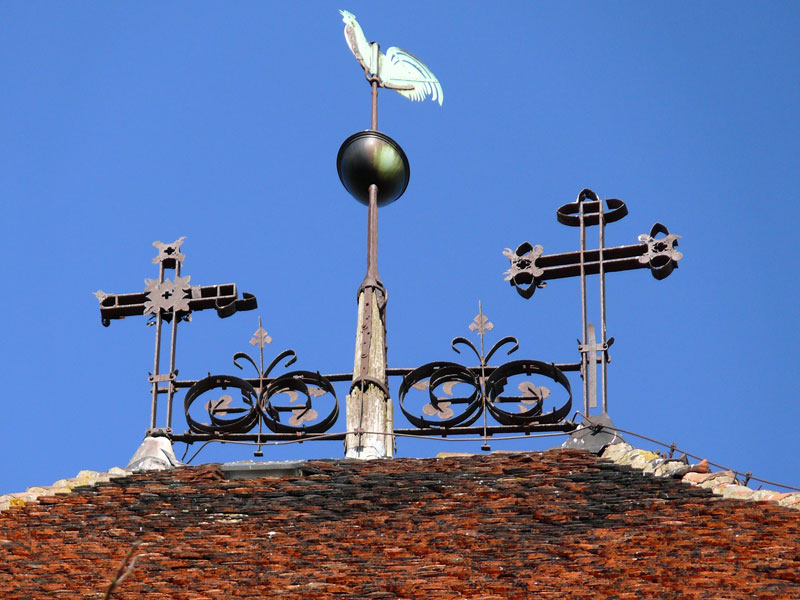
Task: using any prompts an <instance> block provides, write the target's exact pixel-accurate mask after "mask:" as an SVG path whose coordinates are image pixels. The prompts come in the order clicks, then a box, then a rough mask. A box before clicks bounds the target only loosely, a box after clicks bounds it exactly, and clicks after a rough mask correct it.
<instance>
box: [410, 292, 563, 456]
mask: <svg viewBox="0 0 800 600" xmlns="http://www.w3.org/2000/svg"><path fill="white" fill-rule="evenodd" d="M469 328H470V330H472V331H473V332H475V333H476V334H477V335H478V336H479V337H480V349H478V348H477V347H476V346H475V345H474V344H473V343H472V342H471V341H470V340H469V339H467V338H465V337H456V338H454V339H453V341H452V342H451V345H452V348H453V350H454V351H455V352H457V353H459V354H460V353H461V350H460V349H459V346H462V347H466V348H469V349H470V350H472V352H473V353H474V354H475V357H476V358H477V359H478V361H479V362H478V366H477V367H465V366H463V365H461V364H458V363H454V362H432V363H428V364H425V365H422V366H421V367H418V368H416V369H414V370H413V371H411V372H410V373H408V374H407V375H405V376H404V377H403V381H402V383H401V384H400V389H399V392H398V398H399V403H400V410H402V411H403V414H404V415H405V417H406V418H407V419H408V420H409V422H410V423H411V424H412V425H414V426H416V427H417V428H419V429H420V430H423V431H424V432H425V433H426V434H430V433H438V434H440V435H453V434H460V433H466V432H467V431H469V432H470V433H472V432H474V431H475V429H472V428H470V426H471V425H472V424H473V423H475V422H476V421H477V420H478V419H479V418H480V417H483V426H482V428H481V430H480V433H481V434H482V435H483V436H484V440H486V438H487V437H488V436H489V435H491V433H490V427H489V423H488V417H489V416H491V417H492V418H493V419H494V420H495V421H497V422H498V423H499V424H500V425H503V426H511V427H516V428H518V430H528V431H530V430H532V429H534V428H535V429H539V426H542V425H544V426H555V427H556V428H557V429H558V428H560V429H561V430H563V431H569V430H570V428H571V427H572V425H571V424H569V423H565V422H564V419H565V418H566V416H567V415H568V414H569V411H570V409H571V407H572V390H571V386H570V383H569V380H568V379H567V377H566V375H564V373H563V372H562V371H561V370H560V369H559V368H558V367H557V366H556V365H554V364H552V363H545V362H542V361H538V360H515V361H511V362H508V363H505V364H502V365H500V366H496V367H495V366H490V365H489V361H490V360H491V359H492V357H493V356H494V355H495V353H497V352H498V351H499V350H500V349H501V348H504V347H506V346H509V345H510V346H511V348H510V349H508V350H507V352H506V353H507V354H508V355H510V354H512V353H513V352H515V351H516V350H517V349H518V348H519V342H518V341H517V339H516V338H515V337H512V336H506V337H503V338H501V339H500V340H499V341H498V342H496V343H495V344H494V345H493V346H492V347H491V348H490V349H489V351H488V352H485V351H484V337H485V335H486V333H487V332H488V331H491V330H492V329H493V328H494V324H493V323H492V322H491V321H489V319H488V318H487V317H486V315H484V314H483V307H482V305H481V304H480V303H479V305H478V315H477V316H476V317H475V319H474V320H473V322H472V323H471V324H470V326H469ZM533 376H538V377H543V378H545V379H548V380H551V381H553V382H555V383H557V384H558V385H559V386H561V388H563V391H564V392H565V394H566V399H565V400H564V401H563V402H562V403H561V406H560V407H558V408H556V407H555V406H554V407H553V409H552V410H550V411H546V410H545V409H544V401H545V399H547V398H549V397H550V389H549V388H548V387H546V386H543V385H538V386H537V385H536V382H534V381H532V380H531V379H530V378H531V377H533ZM515 378H521V379H522V380H521V381H518V382H517V390H518V392H519V393H518V394H513V395H507V394H506V389H507V388H508V387H509V385H510V384H509V381H510V380H514V379H515ZM412 390H418V391H421V392H427V398H425V399H426V400H427V402H426V403H425V404H423V405H422V407H421V411H420V412H414V411H413V410H411V409H410V408H409V407H408V406H407V398H408V397H409V395H410V393H411V392H412ZM457 390H461V392H460V393H459V392H458V391H457ZM509 404H516V408H517V411H512V410H509V409H508V408H505V406H506V405H509ZM402 431H403V433H413V431H414V430H402ZM485 446H486V443H485Z"/></svg>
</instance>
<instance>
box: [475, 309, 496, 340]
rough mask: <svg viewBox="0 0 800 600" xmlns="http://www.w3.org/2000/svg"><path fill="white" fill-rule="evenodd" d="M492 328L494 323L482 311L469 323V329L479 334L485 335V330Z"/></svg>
mask: <svg viewBox="0 0 800 600" xmlns="http://www.w3.org/2000/svg"><path fill="white" fill-rule="evenodd" d="M492 329H494V323H492V322H491V321H490V320H489V317H487V316H486V315H485V314H483V313H482V312H480V313H478V314H477V315H476V316H475V318H474V319H473V320H472V323H470V325H469V330H470V331H476V332H477V333H478V335H480V336H483V335H485V334H486V332H487V331H491V330H492Z"/></svg>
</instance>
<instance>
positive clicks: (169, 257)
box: [153, 236, 186, 265]
mask: <svg viewBox="0 0 800 600" xmlns="http://www.w3.org/2000/svg"><path fill="white" fill-rule="evenodd" d="M185 239H186V236H183V237H179V238H178V239H177V240H175V241H174V242H172V243H171V244H165V243H164V242H159V241H158V240H156V241H155V242H153V246H155V247H156V248H157V249H158V256H156V257H155V258H154V259H153V264H154V265H157V264H159V263H162V262H164V261H173V260H174V261H177V262H183V261H184V260H186V255H185V254H183V253H182V252H180V248H181V246H182V245H183V241H184V240H185Z"/></svg>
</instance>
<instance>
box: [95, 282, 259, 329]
mask: <svg viewBox="0 0 800 600" xmlns="http://www.w3.org/2000/svg"><path fill="white" fill-rule="evenodd" d="M150 294H151V292H150V291H143V292H136V293H133V294H106V293H104V292H102V291H99V292H97V293H96V294H95V295H96V296H97V298H98V300H99V301H100V318H101V319H102V321H103V325H105V326H106V327H108V325H110V323H111V320H112V319H124V318H125V317H130V316H137V315H143V314H147V313H151V312H154V310H153V308H152V304H153V302H152V300H151V298H150ZM238 296H239V294H238V290H237V288H236V284H235V283H223V284H219V285H203V286H200V285H193V286H190V287H189V288H188V289H184V290H183V297H182V298H181V299H182V300H184V301H186V302H185V303H183V307H184V310H179V311H178V315H179V317H180V316H184V315H187V314H189V313H190V312H194V311H198V310H206V309H209V308H213V309H215V310H216V311H217V314H218V315H219V317H220V318H223V319H224V318H226V317H229V316H231V315H232V314H234V313H236V312H238V311H245V310H253V309H255V308H258V304H257V301H256V297H255V296H254V295H253V294H249V293H247V292H242V297H241V298H239V297H238ZM186 308H188V310H185V309H186ZM156 309H157V308H156ZM161 311H162V316H163V317H164V318H165V319H166V320H169V319H170V318H171V311H167V310H164V308H163V307H162V308H161Z"/></svg>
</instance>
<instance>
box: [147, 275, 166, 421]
mask: <svg viewBox="0 0 800 600" xmlns="http://www.w3.org/2000/svg"><path fill="white" fill-rule="evenodd" d="M158 281H159V282H160V283H163V282H164V263H163V262H162V263H160V264H159V266H158ZM162 322H163V319H162V318H161V309H158V311H157V312H156V351H155V358H154V359H153V380H154V381H153V386H152V392H153V404H152V407H151V408H150V429H155V428H156V413H157V412H158V381H157V380H158V369H159V365H160V363H161V323H162Z"/></svg>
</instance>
